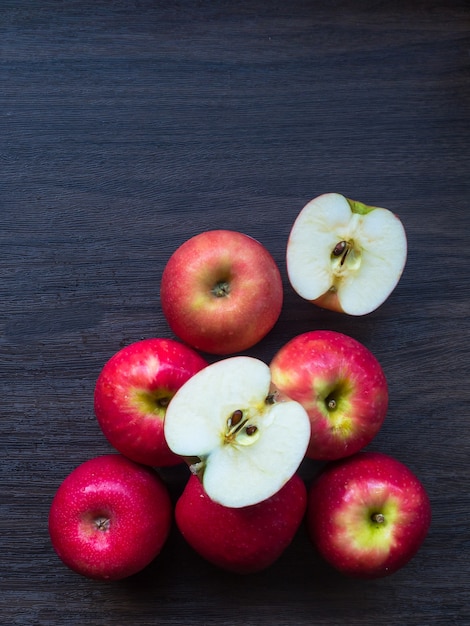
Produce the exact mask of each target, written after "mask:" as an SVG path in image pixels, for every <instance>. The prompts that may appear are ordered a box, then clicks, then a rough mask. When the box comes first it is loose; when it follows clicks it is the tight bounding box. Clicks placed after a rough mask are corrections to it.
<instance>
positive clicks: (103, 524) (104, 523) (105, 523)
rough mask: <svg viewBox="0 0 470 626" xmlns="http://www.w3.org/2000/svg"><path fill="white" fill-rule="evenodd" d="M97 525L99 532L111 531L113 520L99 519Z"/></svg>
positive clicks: (107, 518)
mask: <svg viewBox="0 0 470 626" xmlns="http://www.w3.org/2000/svg"><path fill="white" fill-rule="evenodd" d="M95 524H96V528H97V530H101V531H103V532H104V531H106V530H109V526H110V524H111V520H110V519H109V517H98V519H97V520H95Z"/></svg>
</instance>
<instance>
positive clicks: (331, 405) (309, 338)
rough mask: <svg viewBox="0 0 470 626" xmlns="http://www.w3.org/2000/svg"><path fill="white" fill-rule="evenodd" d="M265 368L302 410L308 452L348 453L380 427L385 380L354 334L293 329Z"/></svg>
mask: <svg viewBox="0 0 470 626" xmlns="http://www.w3.org/2000/svg"><path fill="white" fill-rule="evenodd" d="M270 368H271V372H272V381H273V384H274V385H275V386H276V387H277V388H278V389H279V390H280V391H281V392H282V393H284V394H285V395H287V396H289V397H290V398H292V400H296V401H297V402H300V404H302V406H303V407H304V409H305V410H306V411H307V413H308V416H309V418H310V426H311V437H310V443H309V446H308V449H307V456H308V457H309V458H312V459H317V460H333V459H339V458H342V457H345V456H349V455H351V454H354V453H355V452H358V451H359V450H360V449H361V448H363V447H364V446H366V445H367V444H368V443H370V442H371V441H372V439H373V438H374V437H375V435H376V434H377V433H378V431H379V430H380V428H381V426H382V423H383V421H384V419H385V415H386V412H387V408H388V387H387V381H386V378H385V375H384V372H383V370H382V367H381V366H380V364H379V362H378V360H377V359H376V357H375V356H374V355H373V354H372V353H371V352H370V350H369V349H368V348H366V347H365V346H364V345H363V344H361V343H359V342H358V341H356V339H353V338H352V337H349V336H347V335H343V334H342V333H338V332H335V331H331V330H317V331H310V332H307V333H304V334H302V335H297V337H294V338H293V339H291V340H290V341H289V342H288V343H287V344H285V345H284V346H283V347H282V348H281V349H280V350H279V351H278V352H277V354H276V355H275V356H274V358H273V360H272V361H271V364H270Z"/></svg>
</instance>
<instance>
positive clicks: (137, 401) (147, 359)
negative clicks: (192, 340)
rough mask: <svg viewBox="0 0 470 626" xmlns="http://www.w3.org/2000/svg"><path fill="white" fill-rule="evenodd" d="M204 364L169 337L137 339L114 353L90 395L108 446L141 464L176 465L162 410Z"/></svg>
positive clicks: (200, 358) (195, 354)
mask: <svg viewBox="0 0 470 626" xmlns="http://www.w3.org/2000/svg"><path fill="white" fill-rule="evenodd" d="M206 365H207V362H206V361H205V359H203V358H202V356H201V355H199V354H198V353H197V352H195V351H194V350H192V348H190V347H189V346H185V345H184V344H182V343H180V342H178V341H174V340H173V339H162V338H152V339H143V340H142V341H137V342H134V343H132V344H130V345H128V346H126V347H124V348H122V349H121V350H119V352H117V353H116V354H115V355H113V356H112V357H111V358H110V359H109V361H108V362H107V363H106V364H105V365H104V367H103V369H102V370H101V373H100V375H99V376H98V380H97V382H96V386H95V394H94V407H95V415H96V418H97V420H98V423H99V425H100V428H101V430H102V431H103V433H104V435H105V436H106V438H107V439H108V441H109V442H110V444H111V445H112V446H113V447H114V448H115V449H116V450H117V451H119V452H120V453H121V454H123V455H125V456H127V457H128V458H130V459H131V460H133V461H135V462H137V463H142V464H144V465H150V466H154V467H164V466H171V465H177V464H179V463H181V462H182V459H181V458H180V457H179V456H177V455H176V454H174V453H173V452H172V451H171V450H170V448H169V447H168V445H167V443H166V440H165V436H164V432H163V424H164V419H165V414H166V407H167V405H168V403H169V402H170V401H171V398H172V397H173V396H174V394H175V393H176V391H177V390H178V389H179V388H180V387H181V386H182V385H183V384H184V383H185V382H186V381H187V380H188V379H189V378H191V376H193V375H194V374H195V373H196V372H199V371H200V370H201V369H203V368H204V367H206Z"/></svg>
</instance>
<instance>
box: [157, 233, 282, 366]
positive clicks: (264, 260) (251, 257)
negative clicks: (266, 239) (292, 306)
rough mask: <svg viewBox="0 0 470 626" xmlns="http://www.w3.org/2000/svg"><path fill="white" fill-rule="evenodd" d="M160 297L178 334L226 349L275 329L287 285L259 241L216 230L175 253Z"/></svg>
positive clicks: (215, 350)
mask: <svg viewBox="0 0 470 626" xmlns="http://www.w3.org/2000/svg"><path fill="white" fill-rule="evenodd" d="M160 298H161V304H162V309H163V312H164V315H165V317H166V319H167V320H168V323H169V325H170V327H171V329H172V330H173V332H174V333H175V335H176V336H177V337H179V338H180V339H182V340H183V341H185V342H186V343H188V344H189V345H191V346H193V347H194V348H197V349H199V350H202V351H204V352H208V353H212V354H225V355H227V354H230V353H235V352H240V351H243V350H246V349H247V348H249V347H251V346H253V345H254V344H256V343H257V342H259V341H260V340H261V339H262V338H263V337H264V336H265V335H266V334H267V333H268V332H269V331H270V330H271V329H272V327H273V326H274V324H275V323H276V321H277V319H278V317H279V315H280V312H281V307H282V302H283V287H282V279H281V275H280V272H279V269H278V267H277V265H276V263H275V261H274V259H273V257H272V256H271V254H270V253H269V252H268V250H267V249H266V248H265V247H264V246H263V245H262V244H261V243H260V242H258V241H256V240H255V239H253V238H252V237H249V236H248V235H245V234H243V233H239V232H235V231H229V230H212V231H206V232H203V233H200V234H198V235H196V236H194V237H192V238H191V239H189V240H187V241H186V242H184V243H183V244H182V245H181V246H180V247H179V248H178V249H177V250H176V251H175V252H174V253H173V254H172V256H171V257H170V259H169V260H168V263H167V265H166V267H165V269H164V271H163V275H162V280H161V289H160Z"/></svg>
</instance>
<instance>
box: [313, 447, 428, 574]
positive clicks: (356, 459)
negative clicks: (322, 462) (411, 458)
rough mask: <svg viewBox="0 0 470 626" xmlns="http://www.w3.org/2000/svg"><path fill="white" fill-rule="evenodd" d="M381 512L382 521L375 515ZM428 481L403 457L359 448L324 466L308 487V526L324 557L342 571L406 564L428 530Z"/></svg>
mask: <svg viewBox="0 0 470 626" xmlns="http://www.w3.org/2000/svg"><path fill="white" fill-rule="evenodd" d="M380 513H381V514H383V516H384V521H383V522H381V523H377V522H375V523H374V522H373V521H372V519H371V516H372V515H374V514H380ZM430 523H431V505H430V501H429V498H428V495H427V493H426V491H425V488H424V486H423V485H422V483H421V482H420V481H419V480H418V478H417V477H416V476H415V475H414V474H413V473H412V472H411V470H410V469H409V468H408V467H406V466H405V465H404V464H403V463H401V462H400V461H398V460H396V459H394V458H392V457H390V456H388V455H385V454H383V453H381V452H364V451H363V452H359V453H357V454H356V455H353V456H351V457H348V458H347V459H342V460H340V461H335V462H332V463H330V464H328V465H327V466H326V468H325V469H324V470H323V472H321V473H320V475H319V476H318V477H317V478H316V479H315V480H314V481H313V482H312V484H311V486H310V488H309V492H308V512H307V526H308V531H309V533H310V537H311V540H312V542H313V544H314V546H316V548H317V550H318V551H319V553H320V554H321V555H322V557H323V558H324V559H325V560H326V561H327V562H328V563H329V564H330V565H331V566H332V567H334V568H335V569H337V570H338V571H340V572H342V573H343V574H346V575H349V576H352V577H356V578H371V579H372V578H381V577H384V576H389V575H390V574H393V573H394V572H396V571H397V570H399V569H400V568H402V567H403V566H404V565H406V563H408V562H409V561H410V559H411V558H412V557H413V556H414V555H415V554H416V552H417V551H418V550H419V548H420V546H421V545H422V543H423V541H424V539H425V538H426V536H427V534H428V530H429V527H430Z"/></svg>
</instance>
